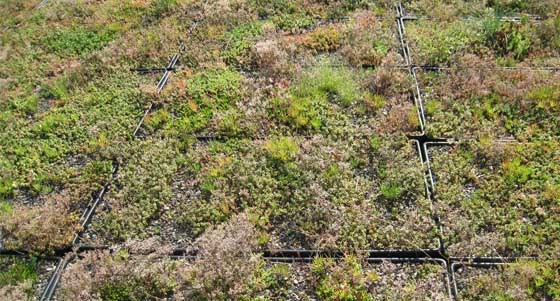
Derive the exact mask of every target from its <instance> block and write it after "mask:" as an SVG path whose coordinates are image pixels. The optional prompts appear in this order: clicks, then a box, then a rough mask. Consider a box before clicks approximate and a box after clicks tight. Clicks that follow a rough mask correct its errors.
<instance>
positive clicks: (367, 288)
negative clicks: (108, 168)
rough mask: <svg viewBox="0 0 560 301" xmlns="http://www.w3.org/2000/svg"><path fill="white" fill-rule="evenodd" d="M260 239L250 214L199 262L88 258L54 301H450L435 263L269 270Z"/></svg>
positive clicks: (132, 247)
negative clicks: (259, 252)
mask: <svg viewBox="0 0 560 301" xmlns="http://www.w3.org/2000/svg"><path fill="white" fill-rule="evenodd" d="M258 240H259V233H258V230H257V229H255V227H254V226H253V225H252V223H251V221H250V218H249V217H248V216H247V215H244V214H241V215H238V216H236V217H235V218H233V219H231V220H230V221H229V222H227V223H226V224H223V225H220V226H218V227H216V228H212V229H211V230H209V231H206V232H205V233H204V234H203V235H202V236H201V237H200V238H199V239H197V241H196V242H195V243H194V244H193V247H194V248H196V249H198V251H199V254H200V256H199V257H197V258H196V259H192V260H186V259H180V258H178V259H162V258H161V257H159V255H158V254H157V253H153V254H151V255H147V256H140V255H138V254H147V253H149V250H150V249H153V248H157V249H159V250H160V251H161V250H163V252H165V250H164V248H162V245H161V244H160V243H158V242H156V241H154V240H152V241H143V242H128V243H127V244H125V245H123V246H122V248H121V249H119V250H117V251H115V252H114V253H113V254H109V253H108V252H87V253H84V254H82V255H81V256H80V258H79V259H77V260H76V261H73V262H72V263H71V264H70V265H69V267H68V268H67V269H66V270H65V272H64V273H63V275H62V280H61V287H60V289H59V290H58V291H57V300H75V299H76V298H80V297H81V298H92V297H96V298H101V299H104V300H105V299H111V298H113V299H119V300H121V299H127V300H142V299H151V298H161V299H173V300H175V299H188V300H208V299H210V300H247V299H251V300H253V299H257V300H258V299H265V300H375V299H378V298H388V299H398V300H402V299H430V300H448V298H449V294H448V291H447V280H446V277H447V276H446V269H445V267H444V266H443V265H442V264H440V263H439V262H431V261H427V262H425V263H406V262H405V263H391V262H377V263H367V262H366V261H364V260H363V259H360V257H355V256H348V257H345V258H344V259H342V260H340V261H336V262H335V261H333V260H332V259H325V258H316V259H314V260H313V262H312V263H309V264H304V263H291V264H284V263H272V262H268V261H266V260H264V259H263V258H262V257H260V255H255V254H254V253H252V252H251V250H254V247H255V246H256V245H257V244H258Z"/></svg>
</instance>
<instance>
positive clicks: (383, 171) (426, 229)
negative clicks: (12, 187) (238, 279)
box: [86, 10, 437, 250]
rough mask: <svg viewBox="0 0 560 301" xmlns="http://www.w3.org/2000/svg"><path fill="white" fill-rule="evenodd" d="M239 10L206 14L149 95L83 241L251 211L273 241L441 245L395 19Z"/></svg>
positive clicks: (174, 239)
mask: <svg viewBox="0 0 560 301" xmlns="http://www.w3.org/2000/svg"><path fill="white" fill-rule="evenodd" d="M238 16H240V15H238ZM241 17H243V16H240V17H239V18H237V19H233V20H231V22H228V23H226V26H222V27H218V28H216V23H218V24H222V23H220V22H221V21H220V20H219V19H213V18H209V19H204V21H203V22H200V23H198V24H197V27H196V29H195V30H193V36H196V37H197V38H196V41H195V40H193V41H190V42H189V41H187V44H186V46H185V48H186V49H188V51H185V52H184V58H183V56H182V58H181V62H182V63H181V65H180V67H179V70H178V71H176V72H174V73H173V74H172V77H171V79H170V81H169V84H168V85H167V86H166V87H165V89H164V90H163V92H161V93H158V92H157V91H154V90H152V93H147V95H149V97H151V99H152V101H153V103H154V104H155V108H154V109H153V110H151V111H150V113H149V114H148V115H147V116H146V119H145V120H144V123H143V124H142V131H141V136H143V137H149V138H148V139H147V140H146V141H144V142H141V143H137V144H136V145H135V146H134V147H132V148H131V149H129V150H127V151H126V152H127V153H128V154H129V155H130V156H129V157H128V158H127V160H126V162H123V163H124V164H123V166H122V168H121V169H120V171H119V176H118V178H117V181H116V182H115V185H114V187H113V189H111V191H110V192H109V193H108V195H107V196H106V198H105V202H104V203H103V205H102V207H101V208H100V210H101V212H100V213H99V214H98V215H97V216H96V217H95V220H94V223H93V224H92V229H91V231H89V233H88V234H87V235H86V236H87V240H88V241H89V242H91V243H101V244H115V243H119V242H123V241H125V240H126V239H130V238H135V237H136V238H138V237H140V238H146V237H149V236H152V235H155V236H160V237H161V238H162V240H163V241H166V242H169V243H174V244H175V245H177V246H183V247H184V246H188V244H189V243H191V242H192V241H193V239H194V238H196V237H197V236H198V235H200V234H201V233H203V232H204V230H205V229H206V228H207V227H208V226H210V225H215V224H220V223H223V222H225V221H227V220H228V219H229V218H230V216H232V215H233V214H236V213H239V212H247V213H248V214H249V215H250V216H251V217H252V222H253V223H254V224H255V225H256V226H257V227H258V228H259V231H260V234H261V238H260V243H261V247H266V248H328V249H342V248H343V249H347V250H360V249H370V248H375V249H377V248H409V249H420V248H435V247H436V246H437V245H436V244H435V236H434V235H435V234H434V227H433V225H432V223H431V218H430V208H429V201H428V200H427V199H426V197H425V193H424V191H425V186H424V180H423V176H422V174H423V167H422V164H421V162H420V159H419V156H418V152H417V150H416V146H415V145H413V144H411V143H409V142H408V141H407V139H406V137H405V134H408V133H415V132H417V130H418V127H419V124H418V118H417V110H416V108H415V107H414V105H413V103H412V100H411V99H410V91H411V86H412V85H411V83H412V81H411V79H410V77H409V76H408V74H407V72H406V71H405V70H401V69H398V68H392V67H394V65H398V64H399V63H400V61H401V58H400V56H399V55H398V54H397V37H396V34H395V33H394V30H392V29H391V26H390V24H392V23H394V20H386V19H384V18H380V17H377V16H375V15H374V14H372V12H368V11H361V10H360V11H356V12H354V13H351V14H349V15H348V17H347V18H344V19H340V20H333V21H328V20H324V19H318V20H315V19H313V22H312V23H310V24H309V26H302V27H301V28H291V29H290V30H287V29H286V28H283V27H282V26H280V25H279V24H278V23H275V22H278V21H277V20H276V19H275V18H268V19H266V20H258V19H254V18H251V17H250V16H248V17H247V16H244V17H243V18H241ZM247 19H248V20H249V21H247ZM275 20H276V21H275ZM201 43H202V45H204V48H202V49H203V50H202V51H201V47H197V46H198V45H201ZM191 50H192V51H191ZM210 50H211V51H210ZM358 50H360V51H358ZM364 65H367V66H368V67H377V66H381V67H379V68H367V69H362V68H359V67H361V66H364ZM383 65H388V66H387V67H390V68H384V66H383ZM201 138H204V139H210V140H213V141H211V142H209V143H208V142H204V141H200V142H197V140H200V139H201ZM214 138H216V139H214ZM340 216H344V218H342V219H341V218H340Z"/></svg>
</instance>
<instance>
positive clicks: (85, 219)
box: [72, 162, 119, 246]
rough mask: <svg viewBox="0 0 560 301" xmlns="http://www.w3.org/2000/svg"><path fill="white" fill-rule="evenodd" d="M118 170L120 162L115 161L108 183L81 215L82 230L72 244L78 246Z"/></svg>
mask: <svg viewBox="0 0 560 301" xmlns="http://www.w3.org/2000/svg"><path fill="white" fill-rule="evenodd" d="M118 170H119V165H118V163H116V162H115V163H114V167H113V170H112V172H111V179H110V180H109V181H108V182H107V183H105V185H103V187H102V188H101V190H100V191H99V193H98V194H97V196H96V197H95V198H94V200H93V202H92V203H91V204H90V205H89V206H88V208H87V209H86V210H85V211H84V213H83V214H82V216H81V219H82V223H81V230H80V231H79V232H78V233H76V236H74V239H73V240H72V246H76V245H77V244H78V242H79V241H80V236H81V235H82V233H83V232H84V231H85V229H86V228H87V226H88V225H89V223H90V222H91V218H92V216H93V214H94V212H95V209H96V208H97V206H98V205H99V203H100V202H101V200H102V199H103V196H105V193H106V192H107V190H109V186H111V184H112V183H113V181H114V180H115V177H116V176H117V171H118Z"/></svg>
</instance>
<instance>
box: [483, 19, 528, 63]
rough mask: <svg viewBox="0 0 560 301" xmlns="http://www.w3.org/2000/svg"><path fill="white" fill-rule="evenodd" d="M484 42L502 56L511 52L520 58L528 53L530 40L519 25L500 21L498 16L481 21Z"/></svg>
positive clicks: (516, 57)
mask: <svg viewBox="0 0 560 301" xmlns="http://www.w3.org/2000/svg"><path fill="white" fill-rule="evenodd" d="M483 28H484V34H485V36H486V39H485V42H486V44H487V45H488V46H489V47H490V48H492V49H494V51H496V53H497V54H498V55H500V56H502V57H504V56H507V55H508V54H511V55H512V56H513V57H514V58H515V59H517V60H522V59H524V58H525V57H526V56H527V54H528V53H529V49H530V48H531V45H532V43H533V42H532V41H531V39H530V38H529V37H528V36H527V35H525V34H524V33H523V32H522V31H521V28H520V25H518V24H516V23H514V22H501V21H500V19H499V18H498V17H495V18H488V19H486V20H484V22H483Z"/></svg>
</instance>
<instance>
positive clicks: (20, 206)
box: [0, 1, 188, 252]
mask: <svg viewBox="0 0 560 301" xmlns="http://www.w3.org/2000/svg"><path fill="white" fill-rule="evenodd" d="M160 2H162V1H155V2H154V3H152V4H139V3H136V4H134V3H127V4H118V3H117V2H110V1H109V2H103V3H100V2H95V3H94V2H88V3H86V4H80V3H76V2H73V4H69V5H58V4H53V5H52V6H51V5H50V4H49V5H48V6H47V7H45V8H44V9H40V10H29V11H24V10H22V11H21V13H20V14H21V16H20V15H18V14H14V16H13V18H20V19H21V20H19V19H18V20H19V21H14V22H15V23H16V25H17V26H16V25H14V27H13V28H8V29H6V35H5V36H6V40H4V37H5V36H4V35H3V36H2V39H3V40H2V41H3V42H2V43H3V44H2V49H3V51H7V52H9V55H8V58H7V60H6V62H7V63H6V64H3V65H2V67H1V68H2V69H1V71H0V74H2V85H3V87H4V89H2V92H1V93H2V97H1V99H2V102H0V106H1V108H2V113H1V114H0V126H1V127H2V128H3V130H2V131H1V132H0V247H2V248H6V249H23V250H27V251H33V252H49V251H52V250H53V249H55V248H63V247H66V246H68V245H69V243H70V240H71V239H72V237H73V235H74V233H75V231H76V230H78V227H77V226H78V224H79V216H80V214H81V213H82V211H83V209H84V208H85V206H86V205H87V204H88V202H89V201H90V200H91V198H92V195H95V193H96V192H97V191H99V189H100V187H101V186H102V185H103V184H104V183H106V182H107V180H108V179H109V178H110V174H111V170H112V167H113V166H112V165H113V162H114V161H118V160H120V158H121V157H122V156H123V153H122V150H121V146H122V145H124V144H126V143H127V142H128V140H129V137H130V134H131V133H132V131H133V129H134V124H135V123H136V122H137V120H138V119H139V118H140V116H141V114H142V112H143V106H144V104H145V103H146V100H145V98H146V97H145V93H144V92H143V89H142V87H143V86H146V83H147V82H149V83H150V84H151V83H152V82H153V81H154V80H156V79H155V78H151V79H150V78H144V77H139V76H138V75H136V74H134V73H132V72H130V71H129V69H130V68H132V67H136V66H137V65H136V64H142V65H143V64H144V63H143V62H149V61H150V60H149V59H148V58H151V54H153V53H152V52H153V51H155V50H157V49H158V45H159V47H160V48H161V47H164V46H166V45H165V42H166V41H167V38H164V37H169V39H171V40H172V38H173V37H175V38H176V37H177V36H178V35H175V36H174V35H173V31H172V30H167V29H166V28H167V27H169V25H168V24H167V23H166V22H169V23H170V24H174V23H177V24H178V20H177V18H176V17H175V18H173V17H166V16H167V14H168V13H169V12H170V11H171V8H172V7H174V6H169V7H167V4H166V5H164V4H161V3H160ZM119 3H120V2H119ZM157 3H160V4H161V5H164V6H163V7H160V8H157V7H156V6H157V5H160V4H157ZM14 5H15V4H14ZM96 5H97V6H96ZM166 7H167V8H166ZM153 10H156V11H157V10H161V11H159V12H158V13H155V12H154V14H156V15H157V16H158V17H157V18H156V17H155V15H154V16H153V17H150V16H151V15H150V13H148V11H153ZM28 14H30V15H34V14H36V15H38V17H37V18H39V19H38V20H37V21H32V19H33V18H31V20H30V19H26V18H25V17H24V16H27V15H28ZM59 14H60V15H59ZM130 14H133V15H134V16H136V14H138V16H137V17H138V18H139V19H140V18H141V19H142V20H143V21H142V22H140V20H136V19H134V18H132V17H131V16H129V15H130ZM18 16H19V17H18ZM187 16H188V14H187ZM45 18H46V19H48V20H50V21H49V22H51V23H48V22H47V25H43V24H44V22H43V21H41V20H44V19H45ZM99 18H100V19H99ZM107 18H108V19H110V20H113V21H112V22H114V25H115V26H119V28H120V27H122V28H121V30H120V31H119V34H116V33H115V35H114V37H113V36H112V38H111V40H107V41H105V42H103V43H101V42H100V43H99V44H96V46H95V47H94V46H92V47H90V48H88V47H86V46H84V45H83V44H84V43H86V44H87V43H93V42H95V41H96V39H95V38H94V35H95V30H94V29H87V30H86V29H83V30H85V31H86V33H84V34H82V33H81V31H80V32H79V33H75V32H74V31H73V30H74V29H72V28H73V26H78V25H77V24H78V23H79V22H85V24H86V25H88V26H93V27H95V26H97V27H99V28H101V29H103V28H105V27H104V26H103V24H105V22H109V20H108V19H107ZM98 19H99V20H98ZM96 20H97V21H96ZM135 20H136V21H135ZM95 22H99V24H97V23H95ZM90 23H91V24H90ZM72 24H74V25H72ZM95 24H97V25H95ZM111 24H113V23H111ZM86 25H84V26H86ZM80 26H82V25H80ZM53 28H60V30H61V32H60V33H57V34H56V37H50V36H49V38H48V42H49V43H55V41H58V42H56V43H60V45H59V46H58V47H60V49H61V50H60V51H61V52H60V53H59V52H57V51H50V50H48V51H47V50H45V49H44V47H43V46H44V45H45V43H46V42H45V43H43V42H40V41H39V40H40V39H41V38H43V37H45V36H48V35H49V34H50V32H53V34H54V32H55V31H54V29H53ZM68 28H69V29H68ZM80 28H81V27H80ZM101 29H100V30H101ZM80 30H82V29H80ZM90 31H91V32H90ZM178 31H182V30H180V29H179V27H177V32H178ZM92 32H93V33H92ZM19 35H24V36H22V37H19ZM34 39H39V40H37V41H36V42H35V41H34ZM175 41H176V40H175ZM73 43H75V44H76V45H77V46H73ZM96 43H97V42H96ZM177 43H178V42H177ZM35 44H36V45H35ZM32 45H35V46H32ZM72 47H76V48H77V49H80V51H85V50H87V53H86V52H83V53H80V54H76V53H73V52H67V51H68V49H72ZM169 52H171V51H169ZM26 60H30V62H32V63H34V64H41V66H42V67H41V66H32V65H30V64H28V63H26ZM66 61H68V62H70V61H71V62H72V64H71V66H70V65H65V64H70V63H65V62H66ZM146 64H147V63H146ZM53 68H57V70H58V71H56V72H55V71H53ZM47 73H48V74H50V75H48V74H47Z"/></svg>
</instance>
